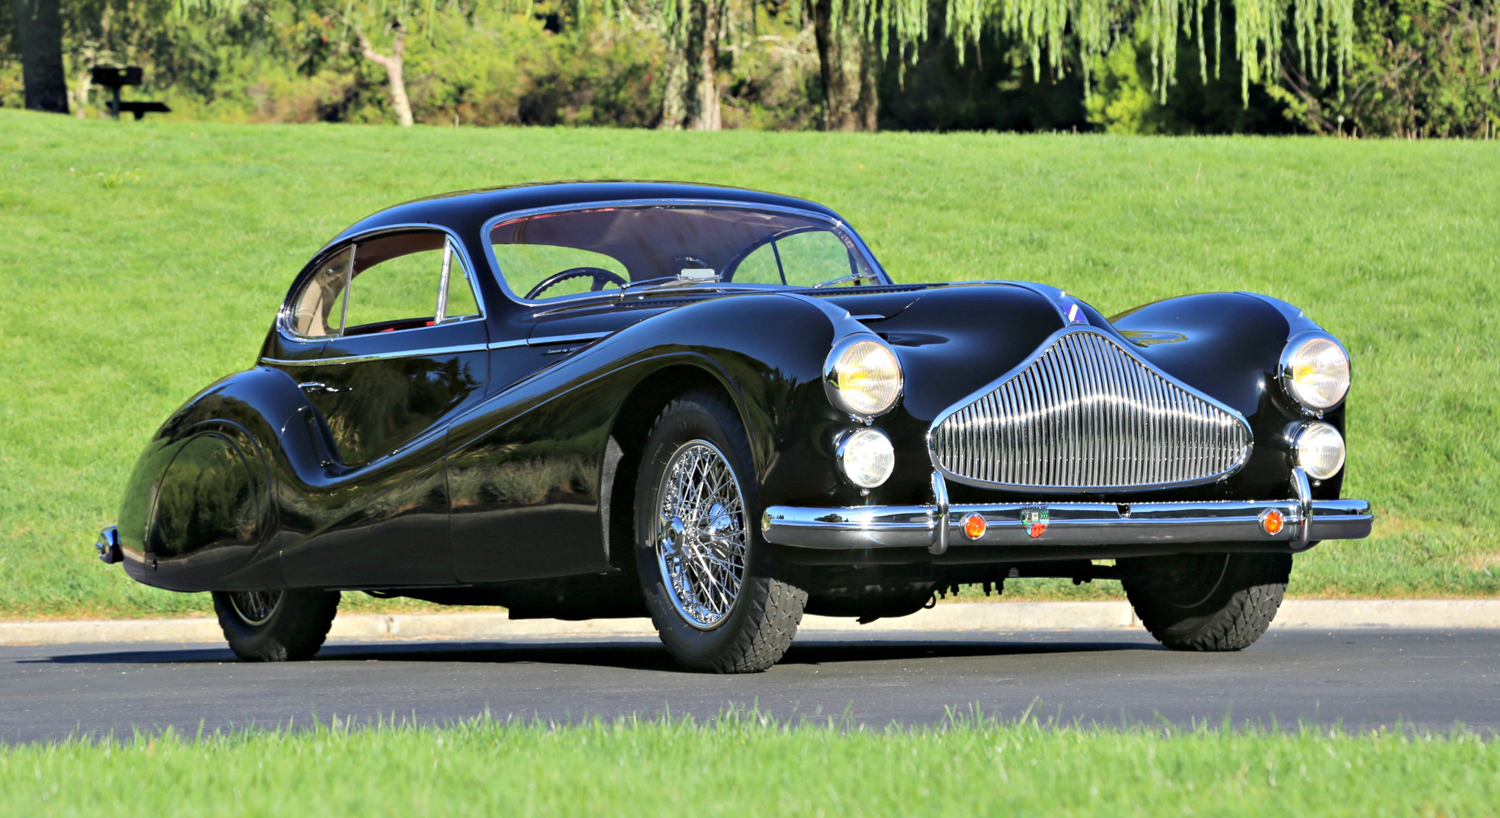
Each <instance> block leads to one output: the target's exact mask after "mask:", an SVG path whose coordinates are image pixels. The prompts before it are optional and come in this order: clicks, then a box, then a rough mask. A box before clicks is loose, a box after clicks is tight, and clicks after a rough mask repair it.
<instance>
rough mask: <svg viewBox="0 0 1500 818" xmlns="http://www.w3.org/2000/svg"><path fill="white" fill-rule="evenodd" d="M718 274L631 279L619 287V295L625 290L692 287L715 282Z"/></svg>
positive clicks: (717, 280) (638, 290) (642, 290)
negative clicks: (697, 276) (699, 276)
mask: <svg viewBox="0 0 1500 818" xmlns="http://www.w3.org/2000/svg"><path fill="white" fill-rule="evenodd" d="M717 283H719V277H718V276H703V277H701V278H695V277H691V276H662V277H660V278H643V279H641V280H640V281H632V282H630V283H628V284H626V285H625V286H623V287H621V288H620V297H621V298H624V297H625V294H626V293H627V292H644V291H654V290H672V289H676V288H678V287H693V286H696V285H698V284H717Z"/></svg>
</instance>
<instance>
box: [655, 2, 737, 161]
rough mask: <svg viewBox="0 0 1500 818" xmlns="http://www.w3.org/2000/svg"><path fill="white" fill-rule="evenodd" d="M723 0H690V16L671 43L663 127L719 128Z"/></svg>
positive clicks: (664, 99)
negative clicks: (719, 65)
mask: <svg viewBox="0 0 1500 818" xmlns="http://www.w3.org/2000/svg"><path fill="white" fill-rule="evenodd" d="M720 3H721V0H687V15H686V16H685V17H684V19H683V20H682V21H681V22H679V23H678V25H677V31H676V32H674V33H673V35H672V36H671V37H670V39H669V41H668V43H667V55H668V56H667V87H666V89H665V93H664V94H663V99H662V116H661V125H660V127H662V128H666V129H672V130H677V129H687V130H690V131H717V130H720V129H721V128H722V127H723V120H722V118H721V116H720V106H719V78H718V63H719V17H720V12H721V7H720Z"/></svg>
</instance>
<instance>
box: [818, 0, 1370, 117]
mask: <svg viewBox="0 0 1500 818" xmlns="http://www.w3.org/2000/svg"><path fill="white" fill-rule="evenodd" d="M801 2H802V3H803V8H805V9H806V12H805V13H806V14H807V16H808V17H809V18H810V20H811V22H812V24H813V27H814V32H815V35H816V37H817V43H818V56H819V60H820V63H821V68H822V71H821V73H822V81H823V82H822V85H823V94H824V101H823V102H824V112H823V127H824V128H825V129H828V130H844V131H848V130H875V127H876V122H877V115H878V98H877V96H876V82H877V79H878V76H879V70H880V67H881V65H882V63H883V61H884V60H885V58H886V57H887V56H892V57H895V58H897V59H903V60H915V58H916V54H917V51H916V48H915V46H917V45H918V44H919V43H920V42H921V41H923V40H925V39H927V37H928V36H929V34H930V32H929V30H928V26H929V24H928V20H929V16H928V15H929V12H930V11H931V10H932V9H933V8H934V6H933V4H941V7H942V18H943V29H944V31H943V34H944V36H946V37H948V38H949V39H951V40H953V41H954V42H955V44H956V45H957V46H958V47H959V51H958V53H959V59H960V61H962V60H963V59H964V57H965V52H966V51H968V50H971V49H977V48H978V47H979V44H980V38H981V34H982V33H983V32H984V31H985V30H986V29H990V30H998V31H999V32H1000V33H1002V34H1004V35H1005V36H1006V37H1008V38H1010V39H1011V40H1013V41H1015V42H1017V43H1019V44H1020V45H1021V46H1022V47H1023V48H1026V49H1027V50H1028V51H1029V52H1030V62H1031V67H1032V72H1033V75H1034V76H1035V78H1036V79H1038V80H1040V78H1041V72H1042V68H1043V66H1047V67H1049V68H1050V69H1051V70H1052V72H1053V74H1054V75H1055V76H1061V75H1064V74H1066V73H1067V72H1068V71H1069V70H1070V69H1076V70H1079V71H1080V72H1081V73H1082V74H1083V80H1084V83H1083V84H1084V89H1085V93H1088V92H1089V89H1090V87H1091V86H1090V77H1089V69H1090V66H1091V64H1093V63H1094V62H1095V61H1097V60H1098V59H1100V58H1102V57H1104V56H1106V55H1107V54H1108V53H1109V52H1110V50H1111V49H1113V48H1114V46H1115V45H1116V44H1117V43H1119V42H1120V41H1121V40H1122V39H1123V38H1125V37H1127V36H1130V37H1134V36H1143V37H1144V38H1145V39H1146V41H1147V44H1148V49H1149V52H1150V54H1151V65H1152V71H1153V77H1152V79H1153V85H1154V87H1155V89H1156V90H1157V92H1158V93H1159V94H1160V95H1161V98H1162V99H1163V101H1165V99H1166V95H1167V90H1168V88H1170V87H1171V86H1172V85H1173V84H1174V83H1175V82H1176V71H1177V45H1178V34H1179V32H1180V33H1181V34H1182V35H1184V36H1185V37H1187V38H1188V39H1189V40H1190V41H1192V42H1195V43H1196V44H1197V47H1198V50H1199V57H1200V59H1199V61H1198V64H1199V66H1200V70H1201V71H1202V73H1203V79H1204V80H1205V81H1206V80H1207V78H1208V76H1207V75H1208V67H1207V66H1208V61H1207V60H1205V59H1203V57H1204V56H1205V54H1204V52H1205V49H1206V42H1207V38H1206V37H1205V36H1204V33H1205V26H1211V27H1212V28H1213V31H1214V44H1215V56H1214V69H1213V70H1214V73H1215V75H1217V74H1218V71H1219V67H1220V64H1221V60H1222V48H1221V46H1220V44H1221V42H1222V38H1221V35H1222V33H1223V17H1224V8H1223V6H1222V5H1221V4H1222V3H1228V4H1230V6H1231V7H1232V9H1233V13H1234V19H1235V25H1234V40H1235V42H1234V52H1233V58H1234V59H1237V60H1239V62H1240V63H1241V64H1242V66H1243V70H1241V72H1240V77H1241V82H1242V93H1243V94H1244V96H1245V98H1246V99H1247V100H1248V98H1249V92H1250V84H1251V83H1252V82H1266V81H1272V80H1273V79H1274V78H1275V77H1276V76H1278V73H1279V72H1278V71H1277V61H1278V60H1279V59H1280V58H1281V55H1282V50H1283V47H1284V45H1285V43H1284V42H1283V40H1284V38H1285V36H1286V35H1287V34H1288V33H1290V34H1291V35H1292V37H1293V38H1294V41H1295V46H1296V52H1297V55H1296V56H1297V59H1299V60H1300V62H1301V67H1302V70H1303V72H1304V73H1307V72H1308V71H1309V69H1310V70H1311V73H1312V74H1313V75H1315V76H1317V77H1318V78H1320V79H1324V78H1326V74H1327V71H1328V69H1329V67H1330V63H1331V64H1332V65H1333V67H1334V69H1335V71H1336V72H1337V74H1338V75H1339V76H1342V74H1343V70H1344V65H1345V61H1346V60H1347V59H1348V57H1349V53H1350V48H1351V43H1352V37H1353V33H1354V0H1212V3H1210V2H1209V0H801Z"/></svg>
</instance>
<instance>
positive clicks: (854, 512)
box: [761, 469, 1374, 554]
mask: <svg viewBox="0 0 1500 818" xmlns="http://www.w3.org/2000/svg"><path fill="white" fill-rule="evenodd" d="M1292 486H1293V490H1294V492H1295V493H1296V494H1297V495H1298V496H1297V497H1296V498H1294V499H1287V500H1266V501H1254V502H1241V501H1210V502H1201V503H1200V502H1185V503H1184V502H1177V503H1129V504H1126V503H983V504H978V505H953V506H950V505H949V504H948V502H947V488H946V486H945V484H944V483H943V479H942V476H941V475H934V476H933V496H934V502H933V504H932V505H921V506H851V507H845V508H801V507H790V506H772V507H770V508H768V509H766V512H765V515H764V516H763V517H762V521H761V528H762V531H763V533H764V535H765V538H766V541H767V542H770V543H774V544H776V545H786V546H793V547H797V548H813V549H824V550H858V549H869V548H926V549H928V550H929V551H931V552H932V553H933V554H942V553H944V552H946V551H947V550H948V547H949V546H950V545H952V546H954V547H962V546H1035V547H1037V548H1046V547H1047V546H1056V545H1082V546H1093V545H1097V546H1108V545H1117V546H1118V545H1134V544H1153V545H1160V544H1167V543H1178V542H1180V543H1225V542H1245V543H1276V542H1284V543H1286V544H1287V546H1288V547H1289V548H1290V549H1291V550H1302V549H1305V548H1307V547H1308V546H1309V545H1311V544H1312V543H1314V542H1317V541H1319V540H1353V539H1360V538H1362V537H1368V536H1369V535H1370V526H1371V524H1372V522H1373V521H1374V517H1373V516H1372V515H1371V514H1370V504H1369V503H1368V502H1367V501H1365V500H1313V499H1312V498H1311V492H1310V491H1309V488H1308V485H1307V478H1306V477H1305V476H1304V475H1303V474H1302V473H1301V470H1300V469H1298V470H1296V472H1295V473H1294V474H1293V476H1292ZM1272 511H1274V512H1278V513H1279V514H1280V515H1281V519H1282V521H1283V524H1282V526H1281V528H1280V530H1279V531H1277V532H1276V533H1274V534H1272V533H1267V531H1266V529H1265V528H1264V527H1263V526H1262V522H1261V521H1262V519H1263V518H1264V517H1265V516H1266V515H1267V513H1268V512H1272ZM976 514H977V515H979V516H980V517H982V518H983V519H984V522H985V526H984V533H983V534H982V535H980V536H979V537H978V538H973V539H971V538H970V537H969V536H968V535H966V534H965V533H964V523H965V521H967V520H968V519H969V518H970V517H971V516H972V515H976ZM1040 521H1045V525H1044V526H1040V527H1039V526H1038V523H1039V522H1040Z"/></svg>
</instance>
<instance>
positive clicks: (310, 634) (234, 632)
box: [213, 590, 339, 662]
mask: <svg viewBox="0 0 1500 818" xmlns="http://www.w3.org/2000/svg"><path fill="white" fill-rule="evenodd" d="M213 597H214V611H215V612H216V613H217V614H218V615H219V627H220V628H221V629H222V630H223V631H224V638H225V639H227V640H229V647H230V649H231V650H233V651H234V653H235V655H236V656H238V657H240V658H241V659H245V660H248V661H251V662H298V661H302V660H304V659H311V658H312V657H313V655H314V654H316V653H317V652H318V649H319V648H321V647H323V640H324V639H326V638H328V631H329V629H330V628H332V627H333V617H334V614H336V613H338V609H339V593H338V591H316V590H292V591H215V592H214V594H213Z"/></svg>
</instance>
